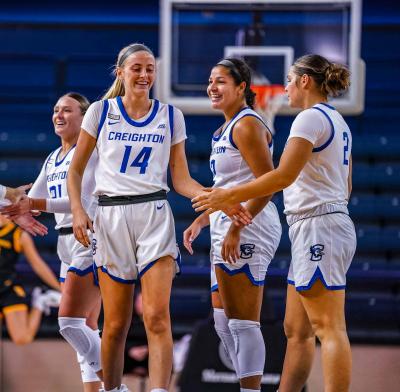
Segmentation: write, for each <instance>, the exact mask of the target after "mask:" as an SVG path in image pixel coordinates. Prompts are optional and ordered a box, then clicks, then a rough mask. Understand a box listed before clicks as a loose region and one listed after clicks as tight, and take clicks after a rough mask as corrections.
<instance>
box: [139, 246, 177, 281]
mask: <svg viewBox="0 0 400 392" xmlns="http://www.w3.org/2000/svg"><path fill="white" fill-rule="evenodd" d="M168 256H169V255H168ZM168 256H161V257H168ZM161 257H159V258H158V259H157V260H154V261H152V262H151V263H149V264H147V265H146V267H144V268H143V269H142V271H140V272H139V278H141V277H142V276H143V275H144V274H145V272H147V271H148V270H149V269H150V268H151V267H152V266H153V265H154V264H155V263H157V261H158V260H160V259H161ZM173 260H174V262H176V263H177V264H178V267H179V271H178V272H177V273H176V275H180V274H181V271H182V267H181V265H182V261H181V252H179V251H178V257H177V258H176V259H173Z"/></svg>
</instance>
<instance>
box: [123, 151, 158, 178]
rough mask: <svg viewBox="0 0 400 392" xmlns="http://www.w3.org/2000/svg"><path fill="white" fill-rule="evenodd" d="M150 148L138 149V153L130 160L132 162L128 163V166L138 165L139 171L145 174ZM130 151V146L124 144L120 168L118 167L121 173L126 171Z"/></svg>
mask: <svg viewBox="0 0 400 392" xmlns="http://www.w3.org/2000/svg"><path fill="white" fill-rule="evenodd" d="M151 150H152V147H143V148H142V149H141V150H140V151H139V154H137V156H136V157H135V158H134V159H133V160H132V163H131V164H130V165H129V167H139V168H140V171H139V173H140V174H145V173H146V169H147V166H148V164H149V159H150V155H151ZM131 152H132V146H125V152H124V157H123V159H122V163H121V168H120V169H119V171H120V172H121V173H126V169H127V167H128V164H129V160H130V156H131Z"/></svg>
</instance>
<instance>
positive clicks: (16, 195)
mask: <svg viewBox="0 0 400 392" xmlns="http://www.w3.org/2000/svg"><path fill="white" fill-rule="evenodd" d="M31 187H32V184H27V185H21V186H19V187H18V188H9V187H7V189H6V196H5V198H6V199H8V200H10V201H11V203H13V204H14V203H18V201H19V200H20V199H21V197H22V196H25V194H26V191H27V190H28V189H30V188H31Z"/></svg>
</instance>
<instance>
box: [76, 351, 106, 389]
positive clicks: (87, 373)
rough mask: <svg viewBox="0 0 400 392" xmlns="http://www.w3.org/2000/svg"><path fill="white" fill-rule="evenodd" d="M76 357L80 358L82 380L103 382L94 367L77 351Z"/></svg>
mask: <svg viewBox="0 0 400 392" xmlns="http://www.w3.org/2000/svg"><path fill="white" fill-rule="evenodd" d="M76 357H77V359H78V363H79V367H80V368H81V377H82V382H83V383H85V382H101V380H100V378H99V377H98V376H97V374H96V373H95V371H94V370H93V369H92V367H90V366H89V364H88V363H87V361H86V360H85V358H84V357H82V355H81V354H79V353H76Z"/></svg>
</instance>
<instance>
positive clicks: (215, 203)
mask: <svg viewBox="0 0 400 392" xmlns="http://www.w3.org/2000/svg"><path fill="white" fill-rule="evenodd" d="M203 191H204V192H203V193H201V194H200V195H198V196H196V197H195V198H193V199H192V207H193V208H194V209H195V211H196V212H199V211H206V212H207V214H212V213H213V212H215V211H218V210H221V211H223V212H224V213H225V214H226V215H227V216H229V217H230V218H231V219H232V221H233V222H234V223H235V224H236V225H237V226H240V224H243V225H248V224H250V223H251V220H252V218H253V217H252V216H251V214H250V212H249V211H248V210H247V208H246V207H244V206H242V205H241V204H240V203H237V202H235V201H234V200H233V198H232V196H231V190H230V189H222V188H204V189H203Z"/></svg>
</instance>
